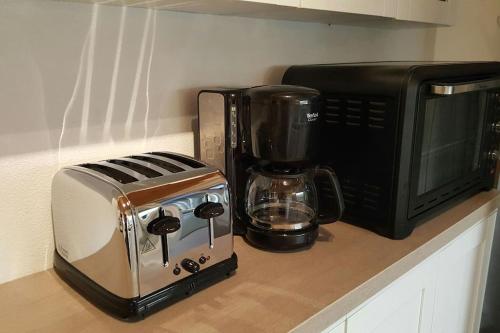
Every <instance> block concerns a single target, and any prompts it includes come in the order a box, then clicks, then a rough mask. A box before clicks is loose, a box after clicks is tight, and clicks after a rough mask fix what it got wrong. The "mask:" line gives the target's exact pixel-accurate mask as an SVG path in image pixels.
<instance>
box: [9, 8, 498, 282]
mask: <svg viewBox="0 0 500 333" xmlns="http://www.w3.org/2000/svg"><path fill="white" fill-rule="evenodd" d="M463 1H469V0H463ZM493 1H494V0H493ZM480 2H482V3H484V2H486V1H480ZM481 13H483V14H484V15H489V16H491V15H492V14H491V13H489V12H488V11H484V12H481ZM468 24H469V23H468ZM443 29H445V28H443ZM449 31H450V30H446V31H445V30H443V32H441V30H440V29H438V31H437V33H436V29H434V28H425V29H424V28H419V29H416V28H415V29H399V30H398V29H382V28H366V27H343V26H334V27H329V26H327V25H322V24H315V23H297V22H285V21H273V20H258V19H249V18H236V17H221V16H210V15H195V14H181V13H171V12H166V11H160V12H155V11H150V10H146V9H131V8H128V9H125V8H123V9H122V8H119V7H111V6H109V7H108V6H92V5H87V4H78V3H64V2H55V1H40V0H2V1H0V101H1V104H0V114H1V118H0V119H1V120H0V184H1V186H0V198H1V200H0V212H2V219H1V220H0V228H1V230H2V232H1V233H0V258H2V265H0V283H1V282H5V281H8V280H11V279H14V278H17V277H20V276H23V275H27V274H30V273H33V272H36V271H40V270H43V269H46V268H49V267H51V266H52V253H53V238H52V226H51V218H50V182H51V178H52V176H53V174H54V172H55V171H56V170H57V169H58V168H59V167H60V166H62V165H66V164H69V163H77V162H79V161H85V160H92V159H99V158H105V157H111V156H120V155H123V154H126V153H130V152H140V151H147V150H152V149H166V150H169V149H170V150H175V151H180V152H184V153H188V154H191V153H192V151H193V140H192V133H191V129H192V122H193V119H195V116H196V92H197V90H198V89H199V88H200V87H205V86H221V85H238V86H248V85H256V84H266V83H278V82H279V80H280V78H281V75H282V73H283V71H284V69H285V68H286V66H288V65H291V64H301V63H328V62H350V61H370V60H428V59H432V58H433V57H434V48H435V47H438V46H436V45H435V43H436V42H437V41H438V40H439V38H440V36H445V35H446V33H449ZM497 33H498V32H497ZM452 34H453V33H452ZM453 47H456V48H458V50H459V51H460V50H462V49H463V45H461V44H460V43H455V44H454V45H450V48H453ZM441 54H443V56H448V55H447V54H445V53H444V51H443V52H442V53H441ZM497 55H498V54H497ZM481 56H484V57H488V56H493V55H491V54H490V53H488V52H486V51H485V52H484V54H483V53H482V54H481Z"/></svg>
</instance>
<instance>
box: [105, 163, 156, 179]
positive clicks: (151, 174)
mask: <svg viewBox="0 0 500 333" xmlns="http://www.w3.org/2000/svg"><path fill="white" fill-rule="evenodd" d="M107 162H108V163H113V164H116V165H120V166H122V167H125V168H128V169H130V170H133V171H135V172H138V173H140V174H142V175H144V176H146V177H148V178H156V177H160V176H162V174H161V173H159V172H158V171H155V170H153V169H150V168H148V167H146V166H144V165H140V164H137V163H133V162H129V161H124V160H108V161H107Z"/></svg>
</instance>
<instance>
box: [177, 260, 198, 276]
mask: <svg viewBox="0 0 500 333" xmlns="http://www.w3.org/2000/svg"><path fill="white" fill-rule="evenodd" d="M181 266H182V268H184V269H185V270H186V271H188V272H189V273H197V272H198V271H199V270H200V265H198V263H197V262H196V261H194V260H191V259H184V260H182V262H181Z"/></svg>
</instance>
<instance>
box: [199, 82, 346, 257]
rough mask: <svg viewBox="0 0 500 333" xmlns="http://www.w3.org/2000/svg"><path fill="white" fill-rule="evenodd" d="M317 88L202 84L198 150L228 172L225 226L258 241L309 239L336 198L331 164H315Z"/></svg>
mask: <svg viewBox="0 0 500 333" xmlns="http://www.w3.org/2000/svg"><path fill="white" fill-rule="evenodd" d="M320 106H321V100H320V94H319V92H318V91H317V90H314V89H310V88H305V87H300V86H288V85H276V86H259V87H253V88H244V89H212V90H202V91H201V92H200V93H199V95H198V121H199V157H200V159H201V160H202V161H204V162H205V163H208V164H211V165H213V166H216V167H218V168H219V169H220V170H221V171H222V172H223V173H224V174H225V175H226V178H227V179H228V182H229V186H230V193H231V203H232V207H233V210H232V216H233V223H234V226H233V230H234V233H235V234H239V235H242V236H244V237H245V238H246V240H247V241H248V242H249V243H250V244H252V245H254V246H256V247H259V248H264V249H268V250H275V251H289V250H296V249H301V248H307V247H309V246H311V245H312V244H313V243H314V241H315V240H316V238H317V236H318V226H319V225H320V224H324V223H331V222H334V221H336V220H337V219H339V218H340V216H341V215H342V211H343V209H344V202H343V198H342V193H341V190H340V185H339V183H338V181H337V178H336V176H335V173H334V171H333V170H332V169H331V168H329V167H324V166H319V165H317V160H318V155H319V154H320V148H321V145H322V144H327V143H323V142H320V133H321V130H322V122H321V120H320V119H319V118H320V117H321V114H320V112H319V110H320Z"/></svg>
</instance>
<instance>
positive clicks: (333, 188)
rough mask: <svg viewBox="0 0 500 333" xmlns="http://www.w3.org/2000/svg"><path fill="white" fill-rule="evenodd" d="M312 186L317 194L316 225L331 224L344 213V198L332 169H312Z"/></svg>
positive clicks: (319, 167)
mask: <svg viewBox="0 0 500 333" xmlns="http://www.w3.org/2000/svg"><path fill="white" fill-rule="evenodd" d="M314 185H315V186H316V190H317V193H318V213H317V218H316V221H317V222H318V224H326V223H333V222H335V221H337V220H338V219H340V217H341V216H342V213H343V212H344V209H345V205H344V197H343V195H342V189H341V188H340V183H339V181H338V179H337V176H336V175H335V172H334V171H333V169H332V168H330V167H327V166H318V167H316V168H315V169H314Z"/></svg>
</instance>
